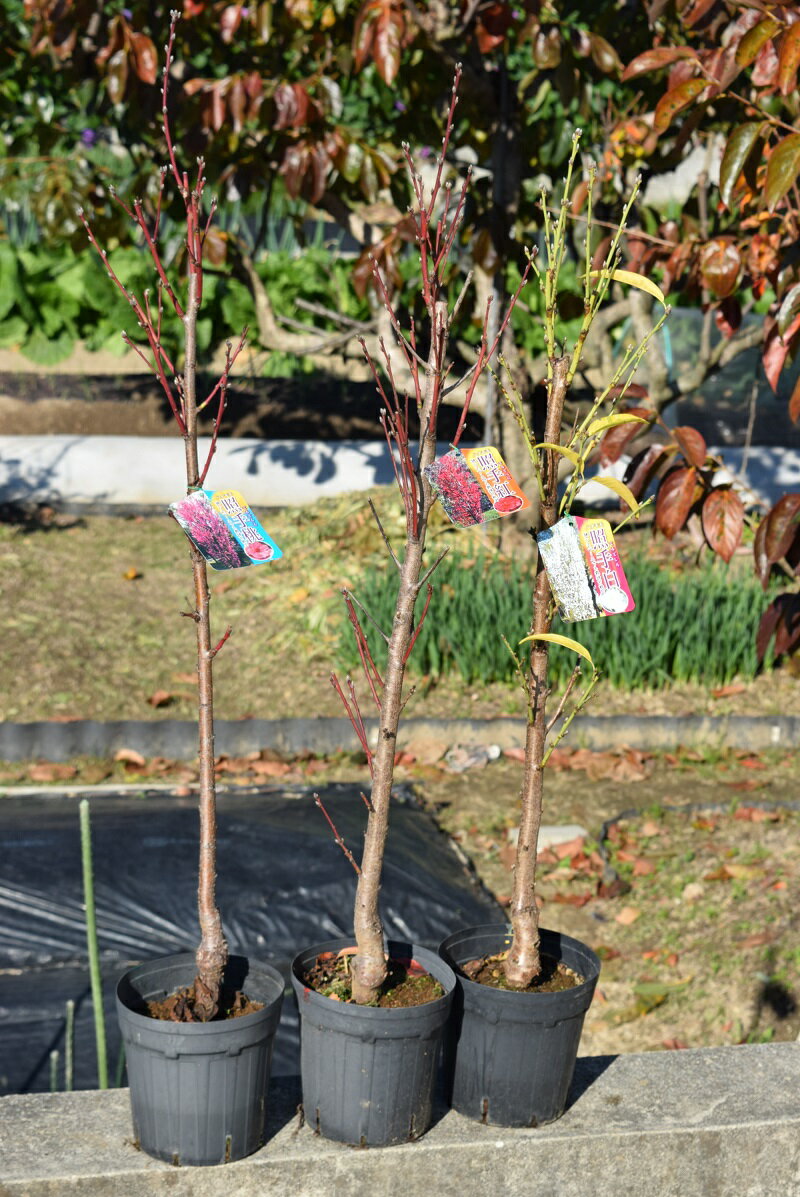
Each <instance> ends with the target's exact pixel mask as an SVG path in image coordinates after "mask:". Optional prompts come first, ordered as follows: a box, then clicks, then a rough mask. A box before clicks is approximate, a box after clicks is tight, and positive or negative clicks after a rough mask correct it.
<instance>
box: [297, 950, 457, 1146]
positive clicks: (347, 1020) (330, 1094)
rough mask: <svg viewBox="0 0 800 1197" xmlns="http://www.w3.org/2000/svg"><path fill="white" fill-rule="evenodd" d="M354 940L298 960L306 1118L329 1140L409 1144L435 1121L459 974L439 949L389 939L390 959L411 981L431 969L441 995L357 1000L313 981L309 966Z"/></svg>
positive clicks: (328, 958) (304, 953) (312, 967)
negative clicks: (373, 1002)
mask: <svg viewBox="0 0 800 1197" xmlns="http://www.w3.org/2000/svg"><path fill="white" fill-rule="evenodd" d="M352 944H353V941H352V939H336V940H328V941H327V942H325V943H320V944H316V945H314V946H312V947H309V948H306V949H305V950H304V951H302V952H301V953H300V954H299V955H298V956H296V957H295V959H294V961H293V963H292V985H293V987H294V991H295V993H296V995H297V1002H298V1006H299V1009H300V1018H301V1038H300V1044H301V1053H300V1054H301V1072H302V1081H303V1109H304V1112H305V1117H306V1121H307V1122H308V1123H309V1124H310V1125H311V1126H312V1128H313V1129H314V1130H316V1131H317V1132H318V1133H320V1134H322V1135H324V1136H325V1137H326V1138H329V1139H336V1140H338V1141H339V1142H343V1143H352V1144H354V1145H356V1146H361V1147H368V1146H369V1147H379V1146H388V1145H390V1144H393V1143H404V1142H407V1141H409V1140H411V1139H416V1138H419V1136H420V1135H422V1134H424V1132H425V1131H426V1130H427V1129H428V1127H429V1126H430V1123H431V1121H432V1117H433V1097H434V1089H435V1086H436V1081H437V1079H438V1073H439V1064H440V1054H441V1045H442V1038H443V1033H444V1028H445V1025H446V1023H447V1019H448V1016H449V1013H450V1007H451V1002H452V997H453V990H454V988H455V980H456V979H455V975H454V974H453V972H452V970H451V969H450V967H449V966H448V965H447V964H446V963H445V962H444V961H443V960H442V959H441V958H440V957H439V956H437V955H436V953H434V952H429V951H426V950H425V949H424V948H418V947H416V946H413V945H410V944H400V943H389V944H388V952H389V957H390V959H394V960H395V961H400V962H401V963H402V964H403V966H404V967H403V969H402V971H403V972H405V973H406V974H407V979H409V974H410V979H411V980H412V981H418V979H419V978H420V975H421V974H422V973H426V974H429V975H430V977H432V978H433V980H434V982H435V983H436V985H437V986H438V987H440V989H441V993H440V995H438V996H434V997H433V999H432V1000H427V1001H423V1002H422V1003H421V1004H419V1003H418V1004H414V1005H404V1006H399V1007H398V1006H396V1005H394V1006H393V1005H391V1004H389V1005H386V1006H358V1005H356V1004H355V1003H353V1002H348V1001H342V1000H341V999H339V1000H337V998H336V997H329V996H327V997H326V996H324V995H323V994H322V993H318V992H316V991H315V990H314V988H313V987H312V986H311V985H309V984H308V983H307V980H306V978H307V976H308V973H309V970H311V972H312V974H313V972H314V970H315V969H316V970H319V968H320V958H322V960H321V964H322V967H323V969H325V968H326V967H329V966H330V962H331V958H334V957H336V956H338V955H339V953H341V952H342V950H343V949H347V948H352ZM442 966H443V967H442ZM425 984H426V985H427V984H428V979H427V978H426V979H425Z"/></svg>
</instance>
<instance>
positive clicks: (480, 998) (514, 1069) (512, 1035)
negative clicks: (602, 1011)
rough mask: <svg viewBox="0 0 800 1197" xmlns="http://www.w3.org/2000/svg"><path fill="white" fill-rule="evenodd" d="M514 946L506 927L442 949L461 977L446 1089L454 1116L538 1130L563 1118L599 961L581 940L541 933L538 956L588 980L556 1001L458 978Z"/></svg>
mask: <svg viewBox="0 0 800 1197" xmlns="http://www.w3.org/2000/svg"><path fill="white" fill-rule="evenodd" d="M510 943H511V936H510V934H509V928H508V926H507V925H506V924H490V925H487V926H482V927H469V928H467V929H465V930H463V931H457V932H456V933H455V934H454V935H450V936H449V937H448V938H447V939H445V940H444V941H443V942H442V944H441V945H440V947H439V951H440V953H441V955H442V956H443V958H444V959H445V960H446V961H447V962H448V964H450V965H451V966H452V967H453V968H454V969H455V971H456V974H457V978H458V984H457V988H456V994H455V998H454V1002H453V1017H452V1022H451V1031H450V1034H451V1038H450V1041H449V1043H448V1062H447V1073H448V1088H449V1089H450V1090H451V1093H450V1096H451V1103H452V1106H453V1108H454V1109H456V1110H458V1112H459V1113H460V1114H465V1115H466V1116H467V1117H468V1118H474V1119H476V1120H478V1121H480V1122H485V1123H489V1124H491V1125H494V1126H541V1125H543V1124H544V1123H546V1122H553V1121H554V1120H555V1119H556V1118H560V1117H561V1115H562V1114H563V1112H564V1107H565V1105H566V1101H567V1094H568V1092H569V1087H570V1083H571V1081H572V1076H573V1073H574V1071H575V1060H576V1058H577V1055H578V1043H579V1042H580V1037H581V1031H582V1029H583V1020H584V1016H585V1014H586V1011H587V1010H588V1009H589V1006H590V1004H591V1001H592V998H593V996H594V991H595V986H596V985H597V978H598V976H599V975H600V961H599V959H598V957H597V956H596V955H595V953H594V952H593V951H592V950H591V948H588V947H587V946H586V945H585V944H583V943H581V942H580V940H577V939H572V938H571V937H570V936H569V935H562V934H561V933H560V932H557V931H541V950H542V953H543V954H544V955H546V956H549V957H551V958H553V959H555V960H557V961H560V962H562V963H564V964H566V965H567V966H568V967H569V968H571V969H574V971H575V972H576V973H578V975H579V976H581V977H583V978H584V980H583V982H582V984H580V985H577V986H575V987H574V988H573V989H565V990H563V991H561V992H558V993H535V992H533V993H522V992H519V991H514V990H507V989H493V988H492V987H491V986H488V985H481V984H479V983H478V982H477V981H471V980H470V979H469V978H468V977H466V976H464V975H463V973H461V972H460V971H459V965H461V964H465V963H466V962H467V961H468V960H476V959H480V958H482V957H484V956H493V955H495V954H496V953H498V952H503V951H505V949H506V948H508V947H509V945H510Z"/></svg>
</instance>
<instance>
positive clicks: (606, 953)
mask: <svg viewBox="0 0 800 1197" xmlns="http://www.w3.org/2000/svg"><path fill="white" fill-rule="evenodd" d="M595 954H596V955H597V956H599V957H600V959H601V960H616V959H617V957H618V956H621V955H622V953H621V952H618V951H617V949H616V948H610V947H609V946H608V944H605V943H601V944H598V945H597V947H596V948H595ZM603 1001H605V998H603Z"/></svg>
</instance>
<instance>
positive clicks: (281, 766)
mask: <svg viewBox="0 0 800 1197" xmlns="http://www.w3.org/2000/svg"><path fill="white" fill-rule="evenodd" d="M248 768H249V770H250V772H251V773H255V774H257V776H258V777H284V776H285V775H286V774H287V773H291V771H292V766H291V765H287V763H286V761H251V762H250V764H249V765H248Z"/></svg>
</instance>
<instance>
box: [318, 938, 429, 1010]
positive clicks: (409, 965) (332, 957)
mask: <svg viewBox="0 0 800 1197" xmlns="http://www.w3.org/2000/svg"><path fill="white" fill-rule="evenodd" d="M353 955H355V950H354V949H353V948H350V947H348V948H345V949H343V950H342V951H340V952H321V953H320V955H319V956H317V958H316V960H315V961H314V962H313V963H312V964H310V965H309V966H308V968H306V970H305V972H304V973H303V976H302V980H303V982H304V984H306V985H308V987H309V988H310V989H313V990H314V992H315V993H319V994H321V995H322V996H323V997H329V998H333V999H334V1000H335V1001H338V1002H352V1000H353V999H352V996H351V988H352V987H351V982H350V964H349V962H350V959H351V958H352V956H353ZM388 968H389V971H388V973H387V975H386V980H385V981H384V983H383V986H382V987H381V992H380V995H379V996H378V999H377V1001H376V1002H375V1003H374V1005H375V1006H377V1007H379V1008H380V1009H381V1010H399V1009H403V1008H405V1007H407V1006H422V1005H424V1003H425V1002H433V1001H436V999H437V998H440V997H444V992H445V991H444V987H443V985H442V984H441V982H440V981H437V980H436V978H435V977H432V976H431V974H430V973H429V972H427V970H426V969H424V968H423V967H422V966H421V964H420V963H419V961H417V960H414V959H403V960H395V959H391V958H390V959H389V961H388Z"/></svg>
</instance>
